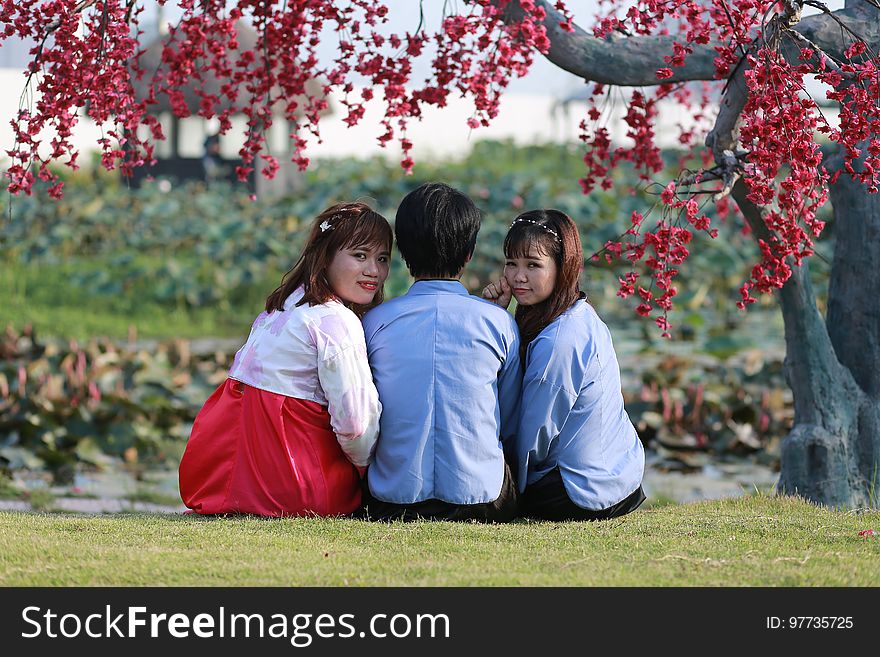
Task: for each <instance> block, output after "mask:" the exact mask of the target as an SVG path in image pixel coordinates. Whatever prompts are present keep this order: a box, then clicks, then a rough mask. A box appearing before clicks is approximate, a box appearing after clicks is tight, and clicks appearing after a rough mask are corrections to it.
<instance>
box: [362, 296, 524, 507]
mask: <svg viewBox="0 0 880 657" xmlns="http://www.w3.org/2000/svg"><path fill="white" fill-rule="evenodd" d="M364 334H365V336H366V340H367V354H368V356H369V360H370V366H371V367H372V370H373V378H374V379H375V382H376V388H377V389H378V390H379V400H380V401H381V402H382V417H381V419H380V422H379V441H378V443H377V445H376V454H375V458H374V461H373V464H372V465H371V466H370V469H369V472H368V476H367V481H368V483H369V486H370V492H371V493H372V495H373V496H374V497H375V498H376V499H379V500H383V501H386V502H393V503H396V504H413V503H415V502H421V501H423V500H428V499H436V500H443V501H445V502H450V503H453V504H482V503H485V502H491V501H493V500H495V499H497V497H498V496H499V494H500V493H501V484H502V482H503V478H504V453H503V445H502V443H506V444H508V445H509V446H511V447H512V444H513V439H514V434H515V432H516V425H517V419H518V412H519V396H520V390H521V387H520V386H521V381H522V371H521V367H520V361H519V332H518V330H517V327H516V323H515V322H514V321H513V318H512V317H511V316H510V315H509V314H508V313H507V312H506V311H505V310H503V309H502V308H500V307H498V306H496V305H495V304H493V303H490V302H488V301H485V300H483V299H480V298H478V297H474V296H471V295H470V294H468V292H467V290H466V289H465V288H464V286H463V285H462V284H461V283H459V282H458V281H444V280H424V281H416V282H415V283H414V284H413V285H412V287H411V288H410V289H409V291H408V292H407V293H406V294H405V295H403V296H401V297H397V298H396V299H392V300H391V301H386V302H385V303H383V304H381V305H380V306H378V307H376V308H374V309H373V310H371V311H370V312H369V313H367V315H366V316H365V317H364Z"/></svg>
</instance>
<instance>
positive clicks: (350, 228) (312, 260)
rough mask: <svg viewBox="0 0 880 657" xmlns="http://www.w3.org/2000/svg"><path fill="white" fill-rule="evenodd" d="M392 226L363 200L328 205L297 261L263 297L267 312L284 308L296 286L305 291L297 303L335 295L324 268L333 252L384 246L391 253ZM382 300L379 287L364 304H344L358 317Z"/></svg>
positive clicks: (325, 301)
mask: <svg viewBox="0 0 880 657" xmlns="http://www.w3.org/2000/svg"><path fill="white" fill-rule="evenodd" d="M393 239H394V238H393V234H392V232H391V226H390V225H389V224H388V221H387V220H386V219H385V217H383V216H382V215H381V214H379V213H378V212H376V211H374V210H373V209H371V208H370V207H369V206H368V205H366V204H364V203H339V204H337V205H331V206H330V207H329V208H327V209H326V210H324V211H323V212H322V213H321V214H319V215H318V216H317V217H315V221H314V222H313V223H312V229H311V231H310V232H309V238H308V240H307V241H306V246H305V248H304V249H303V252H302V255H301V256H300V257H299V260H297V262H296V264H295V265H294V266H293V268H291V270H290V271H288V272H287V273H286V274H285V275H284V277H283V278H282V279H281V285H279V286H278V287H277V288H275V291H274V292H272V294H270V295H269V296H268V298H267V299H266V312H269V313H270V312H272V311H273V310H284V302H285V301H286V300H287V297H289V296H290V295H291V294H292V293H293V292H294V291H295V290H296V289H297V288H299V287H302V288H303V291H304V292H305V294H303V298H302V299H301V300H300V301H299V302H297V304H296V305H297V306H301V305H303V304H304V303H308V304H309V305H310V306H313V305H315V304H320V303H327V302H328V301H329V300H330V299H333V298H336V295H335V294H334V293H333V289H332V288H331V287H330V283H329V281H328V280H327V276H326V272H327V267H328V266H329V265H330V263H331V262H332V261H333V258H334V256H335V255H336V253H337V252H338V251H340V250H342V249H351V248H355V247H359V246H374V245H378V246H384V247H385V248H386V249H387V250H388V252H389V253H390V252H391V245H392V241H393ZM383 299H384V290H383V288H382V287H380V288H379V290H378V291H377V292H376V296H374V297H373V301H372V302H371V303H370V304H368V305H366V306H360V305H356V304H346V305H347V306H348V307H349V308H351V310H353V311H354V312H355V314H357V315H358V316H359V317H361V316H363V314H364V313H365V312H367V311H368V310H369V309H370V308H372V307H374V306H377V305H379V304H380V303H382V301H383Z"/></svg>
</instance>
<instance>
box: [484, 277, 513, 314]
mask: <svg viewBox="0 0 880 657" xmlns="http://www.w3.org/2000/svg"><path fill="white" fill-rule="evenodd" d="M512 295H513V290H511V289H510V285H509V284H508V283H507V279H506V278H504V277H503V276H502V277H501V278H499V279H498V280H497V281H494V282H492V283H489V284H488V285H487V286H486V287H484V288H483V298H484V299H486V300H488V301H491V302H492V303H495V304H498V305H499V306H501V307H502V308H504V309H505V310H506V309H507V307H508V306H509V305H510V299H511V296H512Z"/></svg>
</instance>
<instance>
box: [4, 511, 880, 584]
mask: <svg viewBox="0 0 880 657" xmlns="http://www.w3.org/2000/svg"><path fill="white" fill-rule="evenodd" d="M878 525H880V513H877V512H867V513H863V514H854V513H843V512H835V511H829V510H827V509H823V508H820V507H817V506H815V505H812V504H810V503H808V502H805V501H803V500H799V499H795V498H779V497H766V496H758V497H742V498H736V499H726V500H720V501H713V502H700V503H694V504H677V505H664V506H660V507H658V508H653V509H639V510H637V511H635V512H633V513H631V514H629V515H627V516H624V517H623V518H619V519H615V520H608V521H603V522H592V523H591V522H529V521H525V520H519V521H516V522H514V523H512V524H509V525H479V524H468V523H450V522H414V523H408V524H405V523H368V522H364V521H360V520H352V519H330V518H295V519H284V520H265V519H257V518H252V517H240V516H239V517H235V516H231V517H225V518H204V517H194V516H183V515H173V516H158V515H147V514H120V515H112V516H97V517H95V516H91V517H88V516H86V517H83V516H71V515H68V514H52V515H46V514H31V513H9V512H0V585H3V586H871V585H875V584H876V582H877V581H878V578H880V558H878V557H880V541H878V539H877V537H860V536H859V535H858V533H859V531H860V530H863V529H866V528H876V527H878ZM144 546H149V549H144ZM187 555H189V556H187ZM192 555H198V558H197V559H196V558H192Z"/></svg>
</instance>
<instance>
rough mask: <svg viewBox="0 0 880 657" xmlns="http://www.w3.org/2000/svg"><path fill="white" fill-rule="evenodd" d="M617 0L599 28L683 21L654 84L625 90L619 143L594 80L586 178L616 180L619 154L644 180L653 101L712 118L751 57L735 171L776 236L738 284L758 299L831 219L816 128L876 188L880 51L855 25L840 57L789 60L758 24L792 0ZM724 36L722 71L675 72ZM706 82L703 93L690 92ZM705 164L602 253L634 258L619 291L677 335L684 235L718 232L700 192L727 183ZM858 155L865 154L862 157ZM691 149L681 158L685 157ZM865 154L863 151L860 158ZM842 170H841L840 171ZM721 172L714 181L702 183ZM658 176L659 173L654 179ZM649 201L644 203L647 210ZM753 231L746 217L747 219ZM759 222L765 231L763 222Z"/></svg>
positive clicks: (659, 29)
mask: <svg viewBox="0 0 880 657" xmlns="http://www.w3.org/2000/svg"><path fill="white" fill-rule="evenodd" d="M619 5H620V3H619V1H618V0H601V1H600V6H602V7H604V8H605V10H606V15H605V17H604V18H601V19H600V20H599V22H598V24H597V26H596V28H595V29H594V33H595V34H596V36H598V37H605V36H607V35H608V34H610V33H611V32H620V33H624V34H639V35H649V34H653V35H659V34H670V33H675V34H676V35H677V38H676V39H675V40H674V41H673V42H672V52H671V53H670V54H669V55H668V56H667V57H666V58H665V63H666V64H667V65H668V66H666V67H662V68H659V69H658V70H657V73H656V77H657V81H658V83H657V86H656V87H655V88H654V89H653V90H652V91H651V92H650V93H649V94H646V93H644V92H641V91H636V92H634V93H632V94H631V96H630V98H629V99H628V100H627V103H628V111H627V113H626V115H625V118H624V120H625V121H626V123H627V126H628V127H629V130H628V132H627V137H628V138H629V140H628V143H626V144H623V145H620V146H613V145H612V143H611V139H610V136H609V133H608V130H607V128H606V127H605V125H604V123H603V121H604V120H605V117H604V116H603V114H602V112H600V111H599V109H598V108H599V107H600V106H601V105H602V104H603V103H604V102H606V97H607V95H608V93H609V89H608V88H607V87H605V86H602V85H598V86H596V87H595V89H594V92H593V96H592V98H591V100H590V102H589V107H588V111H587V116H588V118H587V120H585V121H584V122H582V124H581V140H582V141H583V142H584V143H585V144H586V146H587V149H586V153H585V155H584V163H585V165H586V174H585V176H584V177H583V178H582V179H581V181H580V183H581V186H582V188H583V191H584V193H589V192H590V191H591V190H592V189H594V188H595V187H596V186H599V187H601V188H602V189H609V188H611V187H612V186H613V184H614V181H613V179H612V176H611V173H612V171H613V169H614V167H615V166H616V165H617V164H618V163H619V162H621V161H629V162H631V163H632V165H633V167H634V168H635V170H636V171H637V172H638V173H639V175H640V176H641V177H642V178H643V179H644V180H645V181H650V180H651V177H652V174H655V173H657V172H660V171H661V170H662V169H663V163H662V162H661V160H660V157H659V150H658V149H657V147H656V145H655V127H654V126H655V122H656V116H657V112H656V109H655V107H656V104H657V102H658V101H659V100H660V99H662V98H672V99H674V100H675V101H677V102H678V103H679V104H681V105H682V106H683V107H684V108H686V111H687V113H688V115H689V116H694V117H695V118H696V119H697V121H698V122H700V121H703V122H705V121H706V120H707V119H708V118H709V112H708V106H709V104H710V103H709V101H710V99H712V98H713V97H714V98H715V99H717V98H718V97H719V95H720V93H721V92H722V90H723V88H724V84H725V83H726V81H727V78H729V77H730V76H731V75H732V74H733V73H734V72H735V71H736V70H737V68H738V67H743V66H745V67H746V70H745V79H746V84H747V86H748V90H749V94H748V100H747V102H746V105H745V108H744V109H743V112H742V115H741V120H740V124H739V135H738V138H739V153H738V154H737V155H738V156H739V160H740V162H741V167H740V171H739V172H738V173H739V174H741V175H742V178H743V180H744V182H745V184H746V186H747V189H748V199H749V200H750V201H751V202H753V203H755V204H757V205H758V206H760V207H761V208H762V213H763V220H764V224H765V225H766V228H767V229H768V231H769V233H768V234H769V236H770V237H769V238H768V239H764V238H760V239H758V240H757V241H758V246H759V249H760V253H761V258H760V261H759V262H758V263H757V264H756V265H755V266H754V267H753V269H752V271H751V275H750V278H749V279H748V280H747V281H745V282H744V283H743V285H742V286H741V288H740V294H741V300H740V301H739V303H738V304H737V305H738V306H739V307H740V308H745V307H746V306H748V305H749V304H751V303H754V301H755V298H754V297H753V296H752V292H753V291H754V290H757V291H759V292H765V293H772V291H773V290H774V289H777V288H780V287H782V286H783V285H784V284H785V282H786V281H787V280H788V278H789V277H790V276H791V267H792V266H800V264H801V262H802V260H803V258H805V257H808V256H810V255H811V254H812V253H813V244H814V240H815V239H816V238H817V237H818V236H819V235H820V234H821V232H822V229H823V228H824V222H822V221H821V220H819V219H817V217H816V213H817V211H818V209H819V208H820V207H821V206H822V205H823V204H824V203H825V202H826V201H827V199H828V190H827V185H828V183H829V181H832V182H833V179H832V178H831V177H830V176H829V174H828V173H827V172H826V170H825V168H824V166H823V162H822V153H821V150H820V146H819V143H818V141H817V135H818V134H824V135H826V136H827V138H828V139H830V140H832V141H836V142H838V143H839V144H841V146H842V148H843V153H844V171H845V172H847V174H848V175H851V176H853V177H854V178H855V179H857V180H859V181H861V182H863V183H864V184H865V185H866V186H867V187H868V189H869V190H870V191H871V192H876V191H877V188H878V175H880V159H878V158H880V136H878V135H880V103H878V102H877V98H878V97H880V75H878V64H880V59H878V56H877V54H876V53H871V52H869V51H868V50H867V48H866V46H865V44H864V43H863V42H861V41H859V40H858V39H856V38H854V37H853V40H852V45H851V46H850V47H849V48H848V50H847V51H846V53H845V58H846V60H845V61H844V62H843V63H842V64H841V65H839V66H837V65H832V63H831V62H830V61H829V60H828V59H827V58H826V57H825V55H824V54H820V53H817V52H815V51H814V50H813V49H812V48H804V49H803V50H802V51H801V58H800V61H799V62H794V63H792V62H787V61H786V60H785V59H784V58H783V57H782V56H781V54H780V53H779V51H778V49H777V48H776V47H768V45H767V43H766V42H765V41H764V40H763V37H762V29H763V28H764V27H765V26H766V24H767V23H766V21H767V18H768V17H770V16H773V15H774V14H775V13H776V12H779V11H782V10H783V9H784V8H783V7H782V6H781V5H779V4H778V3H776V2H775V1H773V0H709V1H708V2H704V1H699V2H698V1H696V0H683V1H676V2H667V1H665V0H640V1H638V2H637V3H635V4H634V5H633V6H631V7H630V8H629V9H628V10H627V11H626V13H625V15H623V16H621V15H620V14H619V12H618V11H617V10H618V8H619ZM708 43H716V44H723V45H718V46H716V47H715V51H716V53H717V57H716V58H715V74H716V79H717V80H718V82H715V83H714V84H712V85H711V87H714V89H713V88H711V87H710V84H709V83H703V84H702V86H701V87H696V83H688V84H682V83H677V84H676V83H672V84H670V83H668V82H665V81H666V80H669V79H670V78H673V77H674V76H675V69H676V68H678V67H681V66H683V65H684V64H685V62H686V60H687V57H688V56H689V55H690V54H691V53H692V52H693V46H694V44H701V45H703V44H708ZM811 74H816V75H817V77H818V78H819V79H820V80H822V81H823V82H824V83H825V84H826V85H828V87H829V91H828V93H827V98H828V99H830V100H833V101H836V102H838V103H840V106H841V108H842V111H841V114H840V126H839V128H836V129H835V128H831V127H830V126H829V125H828V124H827V122H826V121H825V119H824V117H823V115H822V114H821V112H820V111H819V108H818V106H817V104H816V101H815V100H814V99H813V98H811V97H810V96H809V95H808V94H806V93H805V83H804V78H805V76H807V75H811ZM694 91H698V92H699V93H698V94H694V93H693V92H694ZM696 136H697V131H696V130H695V129H693V128H688V129H685V128H683V127H682V128H681V130H680V134H679V142H680V143H681V144H682V145H684V146H685V147H688V146H693V145H695V138H696ZM709 155H710V154H709V152H708V151H706V150H704V151H703V156H704V162H703V166H704V169H706V171H703V172H700V173H698V174H697V175H690V176H684V175H682V176H681V177H680V179H679V182H677V183H676V182H671V183H669V184H667V185H665V186H664V185H663V184H662V183H660V184H659V187H661V188H662V189H663V191H662V193H661V194H660V201H659V204H658V205H656V206H655V208H652V210H654V209H659V212H658V213H657V214H659V219H657V220H656V222H655V223H654V224H653V225H651V224H648V223H647V222H646V220H645V217H643V216H642V214H641V213H634V216H633V222H632V224H633V225H632V227H631V228H630V229H629V230H627V231H626V232H625V233H624V234H623V235H622V236H621V237H620V239H619V240H617V241H615V242H609V243H607V244H606V245H605V247H604V249H603V252H604V254H605V257H606V259H608V260H609V261H610V260H611V258H612V256H616V257H619V258H625V259H626V260H628V261H629V263H630V264H631V266H632V267H633V269H632V270H631V271H630V272H629V273H627V274H626V275H625V276H623V277H621V278H620V288H619V292H618V294H619V296H621V297H623V298H626V297H629V296H631V295H632V296H635V295H638V296H637V300H638V304H637V306H636V308H635V310H636V312H637V313H638V314H640V315H644V316H650V315H651V314H652V313H656V316H655V321H656V322H657V324H658V326H660V328H661V330H662V331H663V334H664V335H666V336H668V335H669V327H670V325H669V322H668V312H669V310H670V308H671V303H672V297H674V296H675V294H676V289H675V287H674V286H673V285H672V279H673V278H674V277H675V275H676V274H677V273H678V268H679V266H680V265H681V264H682V263H683V262H684V260H685V259H686V258H687V256H688V247H687V245H688V243H689V242H690V241H691V239H692V236H693V231H702V232H705V233H707V234H708V235H709V236H710V237H715V236H716V235H717V230H715V229H712V228H710V223H711V222H710V220H709V217H708V216H707V215H706V214H705V213H704V212H703V205H705V202H704V203H703V204H699V203H698V202H697V197H698V195H699V194H707V193H714V192H717V191H720V189H721V186H720V185H719V183H718V182H717V181H718V180H719V176H718V175H711V174H710V172H709V171H708V169H709V168H710V166H712V165H713V164H714V163H711V164H710V162H709V161H708V157H707V156H709ZM859 158H861V159H859ZM683 159H684V158H683ZM857 160H858V163H857ZM836 175H839V172H838V174H836ZM713 182H714V189H706V185H711V184H712V183H713ZM653 184H654V185H658V183H653ZM729 209H730V207H729V205H728V203H727V201H726V199H724V200H722V201H721V202H720V203H719V207H718V210H719V212H718V214H719V216H721V217H724V216H727V214H728V213H729ZM650 214H651V211H648V212H647V213H646V216H647V215H650ZM744 230H745V231H746V232H748V227H744ZM762 234H763V231H762ZM637 265H640V266H643V267H645V269H646V270H647V277H648V278H649V279H650V281H651V284H650V285H649V286H648V287H647V288H646V287H641V286H638V285H637V281H638V279H639V277H640V276H642V274H640V273H638V272H637V271H636V270H635V267H636V266H637Z"/></svg>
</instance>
